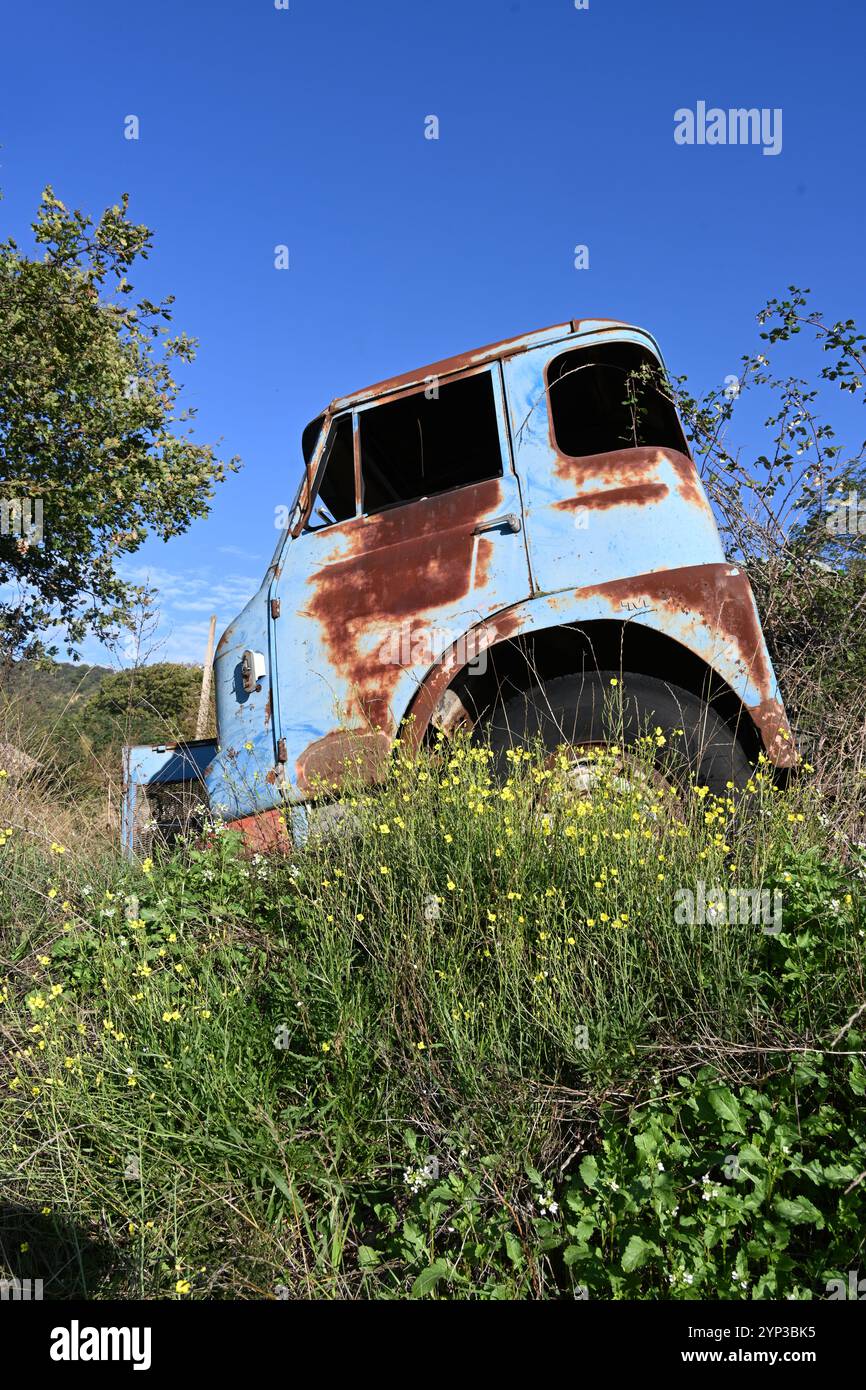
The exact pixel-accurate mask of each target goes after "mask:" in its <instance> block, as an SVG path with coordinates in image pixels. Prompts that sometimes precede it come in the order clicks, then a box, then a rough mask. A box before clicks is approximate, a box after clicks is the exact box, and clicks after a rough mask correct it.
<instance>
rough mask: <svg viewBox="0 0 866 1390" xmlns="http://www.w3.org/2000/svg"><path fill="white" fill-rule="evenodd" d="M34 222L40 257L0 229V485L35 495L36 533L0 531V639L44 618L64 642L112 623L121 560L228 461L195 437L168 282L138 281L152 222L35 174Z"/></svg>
mask: <svg viewBox="0 0 866 1390" xmlns="http://www.w3.org/2000/svg"><path fill="white" fill-rule="evenodd" d="M33 232H34V238H35V242H36V245H37V247H38V248H41V249H42V252H43V254H42V256H41V258H40V259H37V258H35V257H34V256H28V255H26V254H24V253H23V252H22V251H21V250H20V249H19V247H18V246H17V245H16V243H15V242H14V241H13V240H7V241H5V242H2V243H0V497H3V498H5V499H9V498H12V499H40V500H41V501H42V506H43V535H42V539H41V540H34V539H32V538H28V536H27V535H26V534H25V535H17V536H16V535H6V536H0V585H2V586H3V587H2V588H0V595H2V597H0V652H5V653H6V654H7V655H8V654H15V655H28V656H32V655H37V654H39V653H40V652H41V651H43V650H44V646H43V641H44V634H45V631H46V629H49V628H51V627H52V626H54V625H60V626H62V627H63V628H64V629H65V631H66V634H67V642H68V646H69V649H70V651H74V650H75V648H76V646H77V645H78V644H79V643H80V642H81V640H82V639H83V637H84V636H85V635H86V634H87V633H92V634H95V635H96V636H98V637H100V638H103V639H110V638H112V637H114V636H116V634H117V632H118V630H119V628H120V627H122V626H123V625H124V624H125V623H126V622H127V621H128V619H129V615H130V613H131V611H132V609H133V607H134V605H135V603H136V601H137V599H138V598H139V597H140V592H139V591H138V590H137V589H136V587H135V586H134V585H131V584H129V583H126V582H124V580H123V579H122V578H121V577H120V576H119V575H118V573H117V570H116V562H117V560H118V559H119V558H120V557H122V556H124V555H129V554H131V553H132V552H134V551H135V550H137V549H138V547H139V546H140V545H141V543H142V541H143V540H144V538H145V536H146V535H147V534H148V533H149V532H150V533H154V534H156V535H158V536H160V537H161V538H162V539H164V540H167V539H169V537H171V536H176V535H178V534H179V533H181V532H183V531H184V530H186V528H187V527H188V526H189V525H190V523H191V522H192V521H193V520H194V519H196V518H199V517H203V516H206V515H207V513H208V510H209V503H210V499H211V498H212V496H213V494H214V488H215V485H216V484H217V483H218V482H220V481H222V480H223V478H224V477H225V474H226V472H227V470H234V469H236V468H237V467H238V460H237V459H231V460H229V461H227V462H224V461H222V460H221V459H220V458H219V457H218V456H217V453H216V450H215V447H214V446H213V445H211V444H203V443H198V442H196V441H195V440H194V439H193V438H192V427H191V423H190V422H191V421H192V419H193V417H194V413H195V412H194V411H193V410H191V409H187V408H184V407H182V406H181V404H180V400H179V397H180V393H181V388H180V386H179V385H178V382H177V381H176V380H175V377H174V371H175V367H176V364H177V363H178V362H181V363H189V362H191V361H192V360H193V358H194V356H195V350H196V342H195V340H194V339H192V338H190V337H188V336H187V335H186V334H185V333H176V334H174V335H172V334H171V333H170V329H169V325H170V323H171V318H172V308H171V306H172V303H173V296H168V297H167V298H165V299H163V300H162V301H161V302H160V303H153V302H152V301H151V300H149V299H147V298H138V299H136V298H135V296H134V293H133V286H132V284H131V283H130V281H129V279H128V276H129V274H130V271H131V270H132V268H133V266H134V265H135V263H136V262H138V261H140V260H146V259H147V256H148V253H149V251H150V248H151V245H152V239H153V234H152V232H151V231H150V230H149V228H147V227H146V226H142V225H136V224H135V223H133V222H132V221H130V219H129V216H128V195H126V194H125V195H124V196H123V198H122V199H121V202H120V204H119V205H117V206H114V207H111V208H108V209H107V210H106V211H105V212H104V213H103V214H102V216H101V217H100V219H99V221H98V222H97V223H95V224H94V223H93V221H92V220H91V219H90V218H89V217H87V216H85V215H84V214H83V213H81V212H79V211H72V212H71V211H69V210H68V209H67V208H66V207H65V206H64V204H63V203H62V202H61V201H60V200H59V199H58V198H56V197H55V195H54V193H53V192H52V190H51V188H46V189H45V191H44V193H43V196H42V202H41V205H40V207H39V211H38V215H37V218H36V221H35V222H34V223H33Z"/></svg>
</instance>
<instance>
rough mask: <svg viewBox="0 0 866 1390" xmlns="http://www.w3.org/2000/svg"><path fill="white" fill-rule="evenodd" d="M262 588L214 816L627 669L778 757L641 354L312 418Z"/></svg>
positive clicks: (726, 584) (468, 380)
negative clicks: (400, 745) (509, 697)
mask: <svg viewBox="0 0 866 1390" xmlns="http://www.w3.org/2000/svg"><path fill="white" fill-rule="evenodd" d="M302 446H303V459H304V462H303V476H302V479H301V483H300V487H299V490H298V493H297V497H296V500H295V503H294V506H293V507H292V508H291V509H288V515H287V517H286V525H285V528H284V529H283V530H282V532H281V534H280V538H279V542H278V544H277V548H276V552H275V554H274V558H273V561H272V563H271V565H270V567H269V569H268V571H267V574H266V576H265V579H264V581H263V584H262V587H261V589H260V590H259V592H258V594H256V596H255V597H254V598H253V599H252V600H251V601H250V603H249V604H248V605H247V607H246V608H245V609H244V611H243V613H241V614H240V616H239V617H238V618H237V619H236V620H235V621H234V622H233V623H232V624H231V625H230V626H229V628H228V629H227V631H226V632H225V633H224V635H223V637H222V640H221V641H220V644H219V647H218V650H217V655H216V660H215V664H214V676H215V691H216V705H217V720H218V731H219V736H218V742H219V748H218V750H215V754H214V756H213V758H212V759H211V760H210V762H209V764H208V766H207V768H206V770H205V772H204V781H205V784H206V786H207V790H208V795H209V799H210V802H211V805H212V807H213V808H214V809H215V810H216V811H217V812H218V813H219V814H221V815H223V816H225V817H226V818H228V819H230V820H233V821H237V822H239V823H242V824H244V825H245V826H247V828H248V827H249V826H250V825H251V824H252V821H251V819H250V818H256V823H257V824H258V818H259V817H261V815H262V813H267V812H270V811H276V810H277V809H278V808H280V807H281V806H284V805H285V803H286V802H288V803H302V802H304V801H305V800H308V799H309V798H311V797H313V796H315V795H316V794H317V793H318V792H319V791H321V790H322V789H323V788H328V787H333V786H334V785H337V784H338V783H339V779H340V776H341V775H342V774H343V773H344V770H345V767H346V764H347V760H350V762H351V764H352V766H353V767H354V769H355V770H356V772H358V771H359V772H360V773H361V774H362V775H363V776H365V777H366V778H367V779H369V780H370V781H375V780H376V779H377V778H379V777H380V776H381V775H382V772H383V770H384V768H385V767H386V766H387V762H388V759H389V757H390V756H391V751H392V747H393V741H394V739H395V737H397V736H398V735H400V737H401V738H402V739H403V740H404V741H405V742H408V743H411V744H418V743H419V742H421V741H422V740H424V739H425V738H428V737H429V736H430V733H431V730H433V729H437V728H438V729H442V730H445V731H446V732H447V731H448V730H449V729H453V728H454V727H455V726H456V725H457V724H464V725H475V726H476V728H478V729H479V730H483V727H484V723H485V720H486V719H489V718H490V717H491V711H492V710H493V709H494V707H495V706H496V703H497V700H499V699H501V696H502V692H503V689H506V688H507V689H508V690H509V691H510V692H512V694H513V692H515V691H520V690H528V689H530V688H532V687H534V686H537V685H538V683H539V682H541V683H542V684H543V683H544V682H545V681H552V680H556V679H558V678H561V677H563V676H564V675H565V674H566V673H573V672H575V671H579V670H584V671H585V670H587V669H588V666H589V665H594V666H595V667H596V668H597V669H604V670H612V669H617V668H621V669H626V670H628V671H630V672H638V673H640V674H641V675H642V676H643V677H645V678H646V679H647V680H656V681H659V680H661V681H668V682H670V681H673V682H675V683H676V688H677V689H678V690H680V691H686V692H688V693H690V694H693V695H694V697H695V698H696V699H700V700H704V701H707V702H711V703H712V706H713V709H714V718H717V719H718V720H721V721H722V722H724V723H726V724H728V725H730V727H731V729H732V730H734V731H735V733H734V737H735V738H736V740H737V742H738V745H740V746H741V747H742V749H743V751H744V753H745V754H747V755H748V757H749V759H750V760H751V761H754V759H755V758H756V757H757V756H758V754H759V753H760V752H762V751H763V752H764V753H765V754H766V755H767V757H768V758H769V759H770V761H771V762H773V763H774V764H776V765H777V766H779V767H785V766H789V765H790V764H791V763H792V761H793V759H794V754H793V745H792V742H791V739H790V733H789V730H788V728H787V724H786V721H785V716H784V712H783V709H782V706H781V703H780V700H779V693H778V689H777V685H776V679H775V676H774V674H773V670H772V666H771V663H770V659H769V656H768V653H767V649H766V645H765V642H764V637H763V634H762V631H761V627H760V622H759V619H758V615H757V612H756V609H755V604H754V599H753V597H752V593H751V589H750V586H749V583H748V580H747V578H746V576H745V575H744V574H743V572H742V571H741V570H740V568H739V567H738V566H737V565H734V564H730V563H728V562H727V561H726V559H725V555H724V553H723V550H722V546H721V542H720V538H719V534H718V530H717V527H716V524H715V521H714V519H713V515H712V512H711V509H710V506H709V503H708V501H707V498H706V495H705V493H704V489H703V487H702V485H701V482H700V479H699V476H698V473H697V470H696V468H695V465H694V462H693V461H692V459H691V457H690V454H689V449H688V445H687V442H686V439H685V437H684V434H683V430H682V426H681V424H680V421H679V418H678V415H677V412H676V409H675V406H674V404H673V402H672V400H671V399H670V396H669V394H668V392H667V390H666V388H665V381H664V374H663V364H662V358H661V353H660V351H659V348H658V345H657V344H656V342H655V339H654V338H653V337H652V335H651V334H649V333H648V332H646V331H645V330H643V329H639V328H635V327H632V326H630V325H628V324H624V323H619V322H614V321H611V320H599V319H583V320H573V321H571V322H567V323H562V324H558V325H556V326H554V327H552V328H548V329H544V330H541V331H539V332H535V333H530V334H526V335H524V336H523V337H520V338H514V339H510V340H507V341H505V342H501V343H497V344H493V345H491V346H489V347H485V348H481V349H478V350H477V351H475V352H471V353H467V354H465V355H463V356H460V357H454V358H450V359H447V360H445V361H441V362H437V363H434V364H432V365H431V366H428V367H424V368H420V369H418V370H417V371H414V372H408V373H406V374H404V375H402V376H398V377H393V378H391V379H389V380H387V381H384V382H381V383H379V384H378V385H376V386H373V387H369V388H367V389H366V390H363V391H358V392H355V393H353V394H352V395H349V396H344V397H341V398H338V399H336V400H334V401H332V402H331V404H330V405H329V406H328V408H327V409H326V410H325V411H323V412H322V414H321V415H319V416H317V417H316V419H314V420H313V422H312V423H311V424H310V426H309V427H308V428H307V430H306V431H305V432H304V436H303V441H302Z"/></svg>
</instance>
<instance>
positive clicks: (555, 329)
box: [327, 318, 658, 414]
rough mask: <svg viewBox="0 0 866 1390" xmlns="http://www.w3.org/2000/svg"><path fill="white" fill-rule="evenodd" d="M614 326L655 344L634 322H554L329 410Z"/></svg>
mask: <svg viewBox="0 0 866 1390" xmlns="http://www.w3.org/2000/svg"><path fill="white" fill-rule="evenodd" d="M612 328H614V329H620V328H624V329H627V330H629V331H630V332H633V333H637V334H640V335H641V336H643V337H645V338H647V339H648V340H649V341H650V343H653V344H654V343H655V340H654V339H653V337H652V335H651V334H649V333H647V331H646V329H642V328H637V327H635V325H634V324H628V323H623V322H622V320H621V319H596V318H592V319H567V320H566V321H565V323H555V324H552V325H551V326H550V327H549V328H537V329H535V331H534V332H531V333H522V334H521V335H520V336H519V337H517V338H502V339H501V340H500V341H499V342H498V343H488V344H487V345H486V347H479V348H474V349H473V350H472V351H470V352H462V353H459V354H458V355H457V356H456V357H444V358H442V359H441V361H439V362H431V363H429V364H428V365H427V366H426V367H416V368H415V369H414V370H413V371H411V372H402V373H400V375H398V376H391V377H386V379H385V380H384V381H378V382H376V383H375V385H373V386H365V387H364V389H363V390H361V391H353V392H352V393H351V394H350V395H348V396H338V397H337V398H336V399H335V400H333V401H331V404H330V405H329V406H328V412H327V413H328V414H336V413H337V412H338V411H341V410H348V409H349V408H350V407H351V406H354V405H358V404H359V403H360V402H361V401H368V400H372V399H375V398H376V397H377V396H384V395H387V394H388V393H389V392H391V391H399V390H402V389H403V388H404V387H407V386H414V385H416V384H420V383H423V382H424V381H425V380H426V379H427V378H429V377H443V376H451V375H453V373H455V372H462V371H465V370H466V369H467V368H468V367H478V366H481V364H482V363H484V362H492V361H494V360H496V359H497V358H501V357H511V356H513V355H514V354H515V353H518V352H525V351H526V350H527V349H528V348H533V347H540V346H541V345H542V344H543V343H546V342H556V341H557V339H560V338H566V337H570V336H571V335H573V334H583V333H592V332H595V331H603V330H604V329H612ZM656 350H658V349H656Z"/></svg>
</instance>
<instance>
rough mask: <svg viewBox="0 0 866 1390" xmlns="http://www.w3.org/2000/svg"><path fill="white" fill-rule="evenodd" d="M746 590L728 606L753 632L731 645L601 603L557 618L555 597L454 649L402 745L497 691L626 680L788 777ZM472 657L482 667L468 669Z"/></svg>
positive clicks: (780, 718) (432, 679) (785, 742)
mask: <svg viewBox="0 0 866 1390" xmlns="http://www.w3.org/2000/svg"><path fill="white" fill-rule="evenodd" d="M713 568H715V567H713ZM725 568H727V567H725ZM671 573H672V574H675V573H676V572H675V571H674V572H671ZM735 573H736V572H735ZM743 578H745V577H743ZM745 583H746V590H747V594H746V595H742V593H739V594H738V595H737V602H738V604H740V605H741V604H742V601H743V597H747V600H748V604H749V606H750V610H751V614H753V615H754V622H753V627H752V629H751V630H749V629H746V633H745V635H744V634H743V633H742V632H741V631H739V630H737V637H738V638H739V640H732V638H731V635H730V630H731V627H732V624H731V623H730V621H728V626H727V628H725V627H722V626H721V624H716V623H714V622H713V621H712V620H711V619H710V618H709V616H708V615H707V614H706V613H701V612H700V611H698V612H694V611H688V610H685V609H683V608H682V607H681V606H674V607H668V608H665V607H664V606H659V607H658V608H652V609H649V608H647V609H646V610H645V611H640V612H638V613H635V614H634V615H629V616H626V617H622V616H612V614H611V604H610V602H609V601H608V600H607V597H606V596H604V597H603V598H602V600H601V601H599V599H598V598H597V599H596V601H595V602H589V603H586V604H575V605H574V608H573V610H572V611H570V612H565V613H559V612H557V611H556V609H557V607H559V608H561V607H562V606H563V605H562V599H563V596H562V595H556V596H553V598H543V599H537V600H531V601H530V602H529V603H526V604H523V605H520V607H519V608H516V609H512V610H508V611H507V612H505V613H502V614H499V615H497V617H496V618H494V619H491V620H488V621H487V622H485V623H481V624H479V625H478V626H477V627H476V628H474V629H473V630H472V632H471V633H470V634H467V636H465V637H464V638H462V639H461V640H460V641H459V642H456V643H455V644H454V645H453V646H452V647H451V648H449V649H448V650H447V651H446V652H445V653H443V655H442V657H441V659H440V660H439V662H438V663H437V664H436V665H435V666H434V667H433V668H432V669H431V670H430V671H429V672H428V673H427V675H426V676H425V678H424V680H423V681H422V682H421V684H420V686H419V688H418V689H417V691H416V693H415V696H414V698H413V699H412V702H411V704H410V706H409V708H408V710H407V712H406V713H407V715H408V716H410V721H411V722H410V726H409V727H410V728H411V740H412V742H414V743H416V744H420V743H421V742H423V741H424V740H425V739H427V738H429V736H430V733H431V731H432V730H434V729H444V730H445V731H446V732H447V731H449V730H450V729H452V728H454V727H456V726H458V725H459V724H460V723H461V722H475V721H476V720H477V719H478V718H481V717H483V714H484V711H485V710H486V709H488V708H490V707H491V703H492V702H493V701H494V700H496V699H497V698H501V697H502V694H503V692H504V691H506V690H509V691H518V690H522V689H526V688H528V687H529V686H530V685H532V684H534V683H536V682H537V681H539V680H544V679H547V678H551V677H554V676H559V675H565V674H568V673H569V672H579V671H580V670H581V669H594V670H623V671H628V670H631V671H635V672H636V673H639V674H641V675H645V676H653V677H656V678H658V679H661V680H666V681H670V682H671V684H674V685H678V686H680V687H681V688H683V689H685V690H688V691H690V692H691V693H693V694H695V695H697V696H699V697H700V698H702V699H705V700H707V701H708V702H710V703H712V706H713V708H714V709H715V710H716V711H717V712H718V713H719V715H720V716H721V717H722V718H723V719H724V720H725V722H726V723H728V724H729V725H730V727H731V728H732V729H733V730H734V732H735V734H736V736H737V738H738V739H739V740H740V742H741V743H742V744H743V745H744V747H745V748H746V751H747V753H748V755H749V757H750V758H752V759H756V758H757V756H758V754H759V753H760V752H761V751H762V750H763V751H765V752H766V753H767V756H768V757H769V758H770V761H771V762H774V763H775V764H776V765H777V766H779V767H780V768H781V767H789V766H791V765H792V764H793V762H794V760H795V754H794V745H793V742H792V740H791V736H790V731H789V730H788V726H787V720H786V719H785V714H784V710H783V708H782V705H781V703H780V701H779V692H778V686H777V684H776V679H775V675H774V673H773V670H772V666H771V665H770V661H769V657H768V655H767V653H766V646H765V644H764V638H763V633H762V632H761V628H760V623H759V621H758V618H757V611H756V610H755V607H754V599H753V598H752V595H751V589H750V588H748V581H745ZM636 584H637V589H638V592H640V587H641V585H640V581H636ZM643 587H646V586H645V585H644V586H643ZM599 597H601V596H599ZM720 611H721V610H720ZM470 638H471V640H469V639H470ZM467 650H468V654H469V659H467ZM476 653H481V654H482V655H483V656H484V657H485V658H486V661H484V662H478V661H477V660H476V661H473V660H472V659H471V657H472V656H473V655H475V654H476ZM479 665H484V666H485V669H484V670H483V671H481V670H479V669H478V667H479ZM467 715H468V721H467V719H466V716H467Z"/></svg>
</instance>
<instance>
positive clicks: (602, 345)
mask: <svg viewBox="0 0 866 1390" xmlns="http://www.w3.org/2000/svg"><path fill="white" fill-rule="evenodd" d="M611 346H627V347H629V348H632V349H633V351H634V353H635V356H636V361H635V363H634V365H633V366H632V367H629V368H625V367H622V368H620V367H619V365H618V364H617V363H613V362H604V361H603V360H602V361H600V362H592V361H586V362H583V363H582V364H581V365H579V366H577V367H574V368H573V369H572V370H573V371H575V372H579V371H588V370H590V369H591V368H593V367H598V366H603V367H611V368H614V369H615V370H618V371H622V378H623V387H624V388H625V385H626V383H627V381H628V377H629V375H630V374H631V372H633V371H638V370H640V368H641V367H642V366H644V365H650V366H652V367H654V368H655V369H657V370H658V371H659V372H660V373H662V374H664V371H665V367H664V363H663V362H662V361H661V359H660V358H659V357H657V356H656V354H655V353H654V352H652V351H651V349H650V348H649V347H647V346H646V345H645V344H644V343H632V342H629V341H628V340H627V339H618V340H617V341H616V343H615V344H611V343H609V342H607V341H605V340H600V341H599V342H596V343H585V344H578V345H576V346H573V347H566V348H565V349H563V348H562V347H561V346H560V347H559V350H558V351H556V352H554V353H553V355H552V356H551V357H550V358H549V359H548V361H547V362H546V363H545V366H544V394H545V399H546V402H547V419H548V432H549V435H550V443H551V446H552V447H553V449H554V451H555V452H556V453H557V454H559V456H560V458H567V459H579V458H592V457H593V456H594V455H596V454H599V453H610V454H614V453H620V452H622V451H624V450H627V449H634V448H644V447H649V448H656V447H657V448H674V447H675V448H676V449H677V451H678V452H679V453H682V454H685V456H686V457H687V458H690V457H691V454H690V452H689V446H688V441H687V439H686V436H685V430H684V429H683V424H682V421H681V420H680V417H679V412H678V410H677V408H676V404H675V403H674V402H673V401H671V402H670V410H671V414H672V416H673V419H674V421H675V422H676V427H677V431H678V443H677V444H676V446H674V445H668V444H659V445H652V444H651V445H648V446H647V445H640V444H626V443H624V442H622V441H614V440H612V441H611V443H610V445H609V446H608V447H607V448H605V449H603V450H598V449H593V450H592V451H590V452H589V453H587V452H584V453H581V454H570V453H567V452H566V450H565V449H563V448H562V446H561V444H560V443H559V440H558V438H557V433H556V421H555V407H554V397H553V394H552V390H551V388H552V387H553V386H556V385H558V383H559V382H561V381H563V380H565V377H566V376H568V375H570V373H569V372H566V373H565V374H564V375H563V374H560V375H559V376H557V377H556V379H555V380H554V381H553V382H551V380H550V369H551V367H552V366H553V364H554V363H555V362H558V361H559V360H560V359H561V358H563V357H571V356H573V355H574V356H576V355H578V354H579V355H580V356H584V355H588V354H589V353H591V352H593V351H595V350H598V351H599V352H600V353H601V354H603V353H604V351H605V349H608V348H610V347H611ZM657 389H659V388H657Z"/></svg>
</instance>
